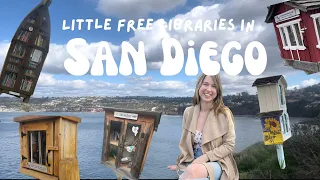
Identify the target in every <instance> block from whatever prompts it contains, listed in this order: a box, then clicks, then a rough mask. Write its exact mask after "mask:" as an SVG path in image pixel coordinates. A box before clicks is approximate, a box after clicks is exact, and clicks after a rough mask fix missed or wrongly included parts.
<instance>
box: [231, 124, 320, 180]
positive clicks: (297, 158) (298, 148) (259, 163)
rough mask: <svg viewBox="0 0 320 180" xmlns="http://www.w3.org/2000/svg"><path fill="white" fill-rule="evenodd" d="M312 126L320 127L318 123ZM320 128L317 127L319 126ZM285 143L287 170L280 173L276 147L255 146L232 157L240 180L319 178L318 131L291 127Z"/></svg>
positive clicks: (296, 126)
mask: <svg viewBox="0 0 320 180" xmlns="http://www.w3.org/2000/svg"><path fill="white" fill-rule="evenodd" d="M313 124H317V125H320V123H319V121H314V123H313ZM319 127H320V126H319ZM292 133H293V136H292V137H291V138H290V139H288V140H287V141H285V142H284V144H283V149H284V155H285V163H286V168H285V169H280V166H279V162H278V159H277V150H276V147H275V145H272V146H265V145H264V144H263V142H259V143H256V144H254V145H252V146H250V147H249V148H247V149H245V150H244V151H242V152H240V153H237V154H235V159H236V162H237V165H238V169H239V173H240V179H306V178H308V179H315V178H319V177H320V130H315V129H314V128H313V127H311V126H310V125H301V124H300V125H299V124H297V125H294V126H293V128H292Z"/></svg>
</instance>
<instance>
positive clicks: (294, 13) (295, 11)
mask: <svg viewBox="0 0 320 180" xmlns="http://www.w3.org/2000/svg"><path fill="white" fill-rule="evenodd" d="M299 14H300V11H299V9H291V10H289V11H286V12H284V13H281V14H279V15H277V16H275V17H274V20H275V21H276V23H278V22H282V21H285V20H288V19H292V18H295V17H298V16H299Z"/></svg>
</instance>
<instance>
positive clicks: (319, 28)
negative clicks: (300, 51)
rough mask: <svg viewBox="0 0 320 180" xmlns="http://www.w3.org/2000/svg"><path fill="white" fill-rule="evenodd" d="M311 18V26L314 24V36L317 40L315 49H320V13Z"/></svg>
mask: <svg viewBox="0 0 320 180" xmlns="http://www.w3.org/2000/svg"><path fill="white" fill-rule="evenodd" d="M311 17H312V18H313V24H314V30H315V31H316V36H317V40H318V45H317V48H319V49H320V38H319V35H320V13H318V14H312V15H311Z"/></svg>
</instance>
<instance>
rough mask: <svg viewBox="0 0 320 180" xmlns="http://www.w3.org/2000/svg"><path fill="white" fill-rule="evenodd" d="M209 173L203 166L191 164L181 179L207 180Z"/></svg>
mask: <svg viewBox="0 0 320 180" xmlns="http://www.w3.org/2000/svg"><path fill="white" fill-rule="evenodd" d="M207 177H208V172H207V169H206V167H205V166H204V165H203V164H190V165H189V166H188V167H187V169H186V170H185V171H184V173H183V174H182V175H181V176H180V178H179V179H181V180H185V179H195V178H207Z"/></svg>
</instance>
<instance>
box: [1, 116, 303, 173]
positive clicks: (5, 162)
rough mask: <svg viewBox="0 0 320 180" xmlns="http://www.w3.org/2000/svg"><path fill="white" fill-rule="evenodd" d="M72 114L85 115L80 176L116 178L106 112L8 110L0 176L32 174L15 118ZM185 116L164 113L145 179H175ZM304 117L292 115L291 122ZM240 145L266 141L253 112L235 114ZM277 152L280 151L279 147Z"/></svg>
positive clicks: (3, 120) (80, 136) (3, 125)
mask: <svg viewBox="0 0 320 180" xmlns="http://www.w3.org/2000/svg"><path fill="white" fill-rule="evenodd" d="M40 114H41V115H69V116H77V117H79V118H81V121H82V122H81V123H79V126H78V161H79V168H80V177H81V178H83V179H101V178H112V179H114V178H116V176H115V174H114V173H113V172H112V171H111V170H110V169H108V168H107V167H106V166H104V165H103V164H101V163H100V161H101V152H102V143H103V142H102V141H103V129H104V127H103V122H104V114H103V113H79V112H77V113H60V112H59V113H47V112H45V113H43V112H42V113H33V112H32V113H31V112H30V113H7V112H0V142H1V144H0V179H4V178H6V179H9V178H10V179H12V178H15V179H20V178H23V179H26V178H32V177H29V176H25V175H22V174H20V173H19V167H20V139H19V133H18V128H19V124H18V123H16V122H13V121H12V120H13V118H14V117H17V116H23V115H40ZM181 120H182V117H181V116H167V115H163V116H162V117H161V121H160V124H159V127H158V131H156V132H154V134H153V138H152V142H151V146H150V149H149V152H148V155H147V159H146V163H145V166H144V168H143V172H142V174H141V176H140V178H141V179H156V178H165V179H174V178H176V177H177V176H176V173H175V172H172V171H169V170H167V165H170V164H174V163H175V160H176V158H177V156H178V154H179V148H178V143H179V140H180V136H181ZM299 121H302V119H301V118H290V122H291V124H294V123H296V122H299ZM235 122H236V136H237V137H236V146H235V152H240V151H242V150H244V149H245V148H246V147H248V146H250V145H252V144H254V143H256V142H258V141H262V140H263V139H262V138H263V137H262V130H261V122H260V120H259V119H256V118H254V117H250V116H235ZM275 152H276V151H275Z"/></svg>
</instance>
